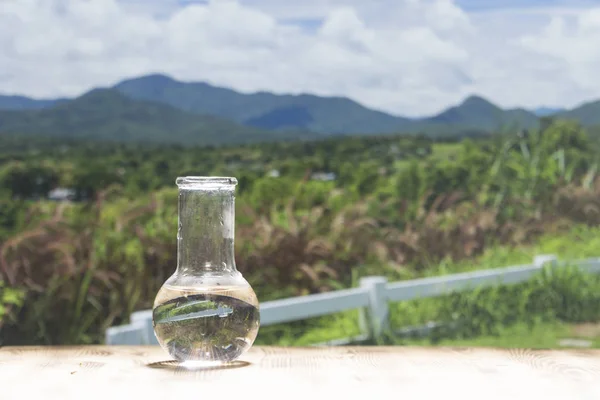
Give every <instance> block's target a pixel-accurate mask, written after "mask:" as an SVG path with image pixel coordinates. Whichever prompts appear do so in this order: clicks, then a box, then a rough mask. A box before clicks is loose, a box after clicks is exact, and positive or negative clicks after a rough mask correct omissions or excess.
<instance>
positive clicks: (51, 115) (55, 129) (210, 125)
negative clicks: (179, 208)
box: [0, 89, 314, 145]
mask: <svg viewBox="0 0 600 400" xmlns="http://www.w3.org/2000/svg"><path fill="white" fill-rule="evenodd" d="M0 133H7V134H18V135H27V134H31V135H39V136H55V137H65V138H79V139H84V138H85V139H95V140H117V141H144V142H165V143H166V142H168V143H181V144H213V145H217V144H228V143H248V142H257V141H269V140H285V139H287V138H288V137H286V134H285V133H281V132H273V131H265V130H260V129H257V128H251V127H246V126H242V125H239V124H236V123H234V122H231V121H227V120H223V119H220V118H217V117H213V116H201V115H196V114H192V113H188V112H184V111H181V110H178V109H176V108H173V107H170V106H167V105H164V104H158V103H152V102H146V101H140V100H133V99H130V98H128V97H126V96H124V95H122V94H120V93H119V92H117V91H116V90H113V89H95V90H92V91H91V92H88V93H86V94H84V95H83V96H81V97H78V98H76V99H74V100H72V101H68V102H62V103H60V104H58V105H56V106H54V107H51V108H46V109H42V110H27V111H0ZM290 136H291V137H289V138H294V139H296V138H298V137H311V136H314V134H309V133H300V132H295V133H294V134H293V135H290Z"/></svg>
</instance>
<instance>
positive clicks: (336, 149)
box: [0, 120, 600, 344]
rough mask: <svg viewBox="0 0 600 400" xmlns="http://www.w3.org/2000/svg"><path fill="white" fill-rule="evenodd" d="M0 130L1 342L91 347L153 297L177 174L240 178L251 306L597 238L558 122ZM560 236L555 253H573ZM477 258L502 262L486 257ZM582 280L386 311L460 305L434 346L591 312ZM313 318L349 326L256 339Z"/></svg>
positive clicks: (585, 163)
mask: <svg viewBox="0 0 600 400" xmlns="http://www.w3.org/2000/svg"><path fill="white" fill-rule="evenodd" d="M0 140H1V141H2V142H1V143H0V203H1V204H0V224H1V225H0V226H1V230H0V244H1V245H0V280H2V281H4V286H3V287H4V288H10V291H11V292H13V293H23V298H22V300H23V301H22V302H21V301H15V300H14V299H15V297H14V296H15V295H14V294H10V295H9V296H8V299H9V300H10V301H11V304H15V306H14V307H11V308H10V309H9V310H8V311H7V312H5V315H4V317H3V318H2V323H3V325H2V332H1V335H0V340H1V341H2V342H3V343H10V344H34V343H42V344H50V343H62V344H66V343H95V342H99V341H101V340H102V336H103V332H104V329H105V328H107V327H108V326H111V325H114V324H119V323H122V322H125V321H126V319H127V318H128V316H129V315H130V314H131V312H132V311H134V310H136V309H143V308H148V307H150V306H151V304H152V301H153V299H154V296H155V295H156V293H157V291H158V289H159V288H160V286H161V285H162V283H163V282H164V281H165V279H166V278H167V277H168V276H169V275H171V274H172V273H173V270H174V268H175V263H176V260H175V254H176V252H175V246H176V242H175V239H176V238H175V232H176V220H177V219H176V212H177V211H176V199H177V191H176V189H175V188H174V179H175V177H176V176H182V175H220V176H223V175H225V176H236V177H238V180H239V186H238V191H237V218H236V223H237V227H236V261H237V265H238V268H239V269H240V270H241V271H242V273H243V274H244V275H245V276H246V277H247V278H248V280H249V281H250V282H251V283H252V285H253V286H254V287H255V289H256V291H257V294H258V295H259V298H260V300H261V301H266V300H270V299H275V298H280V297H287V296H294V295H302V294H307V293H316V292H322V291H327V290H335V289H339V288H343V287H350V286H353V285H355V284H356V282H357V279H358V278H359V277H360V276H365V275H372V274H378V275H386V276H388V277H389V278H390V279H394V280H397V279H407V278H414V277H418V276H425V275H429V274H440V273H447V272H451V271H456V270H465V269H473V268H477V269H479V268H482V267H486V266H502V265H505V264H507V263H510V262H507V263H505V262H504V261H507V260H514V259H517V258H519V257H525V256H527V257H529V258H528V259H527V262H530V260H531V254H527V252H528V250H526V249H532V248H535V246H540V243H544V241H551V240H553V239H552V238H554V240H558V239H556V238H561V237H565V236H564V235H573V234H577V232H580V233H581V232H583V233H581V234H587V235H588V237H590V238H593V240H592V241H590V243H596V242H597V239H595V238H594V235H592V234H589V232H594V229H595V228H594V227H595V226H597V225H598V224H599V223H600V204H598V198H599V197H598V194H599V193H600V179H598V177H597V165H598V164H597V162H598V159H597V154H598V152H597V150H596V148H597V146H596V143H595V141H593V140H592V139H591V138H590V136H588V135H587V134H586V132H585V131H584V130H583V129H582V128H581V127H580V126H578V125H577V124H575V123H572V122H565V121H551V120H545V121H544V123H543V124H542V125H541V129H540V130H532V131H528V132H521V133H519V134H504V135H500V134H498V135H495V136H493V137H490V138H485V139H480V140H471V139H465V140H462V141H460V142H440V141H437V142H434V141H432V139H430V138H427V137H425V136H386V137H366V138H365V137H362V138H355V137H349V138H338V139H327V140H320V141H316V142H304V143H298V142H294V143H267V144H247V145H243V146H237V147H222V148H218V149H216V148H211V147H190V148H184V147H181V146H176V145H168V146H167V145H162V146H154V145H145V146H142V147H140V146H139V145H130V144H125V143H103V144H102V143H100V144H99V143H92V142H85V141H75V140H71V141H68V142H66V141H65V142H61V143H56V142H53V141H51V140H42V139H40V140H27V141H24V140H23V139H22V138H19V137H11V138H8V137H0ZM274 171H276V173H275V172H274ZM318 172H328V173H333V174H334V177H335V179H334V180H320V179H319V176H318V175H315V173H318ZM56 187H66V188H71V189H72V190H73V191H74V201H73V202H52V201H48V200H46V197H47V193H48V192H49V191H50V190H51V189H53V188H56ZM575 226H586V227H585V228H577V229H578V230H574V227H575ZM573 232H575V233H573ZM540 240H541V242H540ZM566 240H567V239H565V241H563V242H561V243H560V244H557V245H556V247H561V246H562V248H563V249H565V252H564V253H565V254H568V252H569V249H568V247H569V246H571V245H572V243H571V242H572V241H566ZM568 240H571V239H568ZM565 244H566V245H565ZM573 247H574V246H573ZM490 251H492V252H495V253H494V254H498V257H500V255H502V257H503V258H502V261H503V262H502V263H501V264H499V265H498V264H497V263H496V265H492V264H494V263H487V262H486V261H485V260H486V257H490V256H489V254H490ZM588 252H589V253H590V255H597V254H595V252H594V251H590V250H588ZM555 253H559V254H562V253H563V252H559V251H557V252H555ZM582 256H583V255H582ZM499 260H500V258H499V259H498V260H496V261H499ZM578 274H579V273H578V272H577V271H574V270H571V269H567V270H565V271H564V275H561V274H546V275H543V276H541V277H539V278H537V279H536V280H534V281H532V282H529V283H526V284H523V285H520V286H515V287H510V288H494V289H487V290H484V291H475V292H473V293H469V294H462V295H453V296H449V297H447V298H445V299H441V300H440V299H423V300H418V301H415V302H407V303H402V304H398V305H395V306H394V307H393V310H394V311H393V313H392V320H393V321H392V322H393V323H394V324H395V326H403V325H407V324H413V323H419V322H426V321H428V320H432V319H433V320H438V321H442V322H444V321H445V322H447V323H448V324H450V325H452V326H454V325H456V324H454V325H453V323H454V322H455V319H454V318H455V317H454V313H455V312H458V313H459V314H460V315H462V316H463V317H464V318H462V319H460V324H458V325H457V326H458V328H456V329H452V330H445V331H442V332H440V333H438V336H434V338H436V339H435V340H442V339H444V338H472V337H476V336H478V335H490V334H491V335H493V334H501V333H502V332H503V330H502V329H504V327H507V326H513V325H514V326H519V324H535V323H537V322H540V323H548V324H552V323H554V322H556V321H557V320H562V321H566V322H592V321H597V320H598V319H599V318H598V315H597V313H598V310H597V307H594V306H593V304H597V302H598V301H599V299H598V298H597V293H600V291H598V288H600V281H599V279H600V278H597V277H596V278H588V277H583V276H580V275H578ZM0 290H2V293H4V292H6V289H0ZM11 296H12V297H11ZM17 296H18V295H17ZM5 297H6V296H5ZM5 297H2V296H0V298H5ZM11 299H12V300H11ZM19 305H20V306H19ZM499 305H500V306H499ZM574 310H579V311H577V312H575V311H574ZM15 321H18V324H17V323H16V322H15ZM324 326H326V327H327V330H328V332H329V333H328V334H329V335H332V334H336V333H337V334H339V335H338V336H342V337H343V336H348V334H349V333H351V332H352V331H353V329H355V327H356V318H355V313H342V314H340V315H337V316H333V317H330V318H321V319H318V320H317V321H301V322H298V323H293V324H288V325H286V326H283V327H277V326H275V327H267V328H265V329H263V330H261V333H260V336H259V341H260V342H261V343H266V342H268V343H274V342H278V343H282V344H285V343H294V344H297V343H305V342H306V341H308V340H309V339H310V340H311V341H312V340H314V341H319V340H316V339H322V338H323V337H322V336H323V335H321V334H320V333H319V332H321V333H322V332H323V327H324ZM532 326H533V325H532ZM319 327H321V328H319ZM309 328H310V329H309ZM300 331H302V332H306V333H305V334H304V335H303V336H301V337H299V336H298V332H300ZM286 332H287V333H286ZM334 337H335V336H334ZM334 337H331V338H332V339H333V338H334ZM394 340H395V339H394Z"/></svg>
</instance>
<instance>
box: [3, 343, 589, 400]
mask: <svg viewBox="0 0 600 400" xmlns="http://www.w3.org/2000/svg"><path fill="white" fill-rule="evenodd" d="M34 396H35V397H34ZM211 397H213V398H214V397H222V398H225V399H231V400H237V399H244V400H245V399H261V400H268V399H278V400H280V399H281V400H289V399H309V400H312V399H321V398H326V399H331V398H333V399H338V400H345V399H358V398H368V399H369V400H378V399H437V398H439V399H454V398H456V399H461V400H464V399H485V400H490V399H494V400H495V399H510V400H520V399H544V400H554V399H564V400H600V352H599V351H593V350H572V351H567V350H565V351H530V350H494V349H465V348H412V347H331V348H319V347H316V348H282V347H254V348H252V349H251V351H250V352H249V353H247V354H246V355H245V356H243V357H242V360H240V361H239V362H236V363H233V364H231V365H228V366H225V367H221V368H205V369H188V368H184V367H182V366H180V365H178V364H177V363H176V362H173V361H169V359H168V357H167V356H166V353H164V352H163V351H162V349H161V348H160V347H157V346H151V347H124V346H118V347H107V346H80V347H3V348H0V399H2V400H4V399H7V400H8V399H10V400H12V399H22V398H25V399H33V398H37V399H78V400H79V399H121V398H122V399H131V398H134V399H139V400H145V399H169V400H178V399H186V400H187V399H208V398H211Z"/></svg>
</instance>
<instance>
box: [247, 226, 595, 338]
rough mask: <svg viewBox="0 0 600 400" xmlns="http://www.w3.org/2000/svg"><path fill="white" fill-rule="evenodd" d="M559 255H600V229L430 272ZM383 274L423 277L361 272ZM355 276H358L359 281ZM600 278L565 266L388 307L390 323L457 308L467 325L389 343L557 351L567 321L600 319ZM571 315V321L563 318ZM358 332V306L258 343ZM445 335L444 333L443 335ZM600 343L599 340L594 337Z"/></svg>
mask: <svg viewBox="0 0 600 400" xmlns="http://www.w3.org/2000/svg"><path fill="white" fill-rule="evenodd" d="M540 254H555V255H557V256H558V257H559V259H561V260H563V261H574V260H577V259H582V258H590V257H595V256H598V255H599V254H600V228H589V227H585V226H575V227H573V229H572V230H571V231H569V232H567V233H564V234H557V235H546V236H543V237H541V238H540V239H539V240H538V241H537V243H535V244H532V245H531V246H527V247H519V248H510V247H496V248H492V249H490V250H488V251H487V252H485V253H484V254H483V255H482V256H481V257H478V258H477V259H474V260H472V261H465V262H460V263H452V262H443V263H440V265H436V266H431V268H427V269H426V270H427V273H426V274H425V275H427V276H433V275H444V274H453V273H458V272H465V271H473V270H482V269H489V268H500V267H506V266H510V265H519V264H531V263H532V261H533V258H534V256H535V255H540ZM373 274H379V275H384V276H387V277H388V279H390V281H393V280H398V279H410V278H417V277H418V276H416V275H413V276H406V274H404V273H402V272H398V271H391V270H390V269H387V268H383V267H379V268H377V267H375V266H370V267H368V268H367V267H363V268H360V273H359V274H358V275H359V276H365V275H373ZM357 280H358V279H356V280H355V281H357ZM599 296H600V276H592V277H588V276H586V275H585V274H581V273H579V272H577V271H576V270H573V269H569V268H565V269H564V270H561V271H560V272H558V273H555V274H543V275H542V276H540V277H537V278H535V279H533V280H532V281H531V282H527V283H524V284H521V285H517V286H509V287H497V288H491V289H483V290H474V291H471V292H465V293H462V294H455V295H451V296H444V297H441V298H427V299H417V300H413V301H407V302H400V303H393V304H390V324H391V326H392V328H394V329H398V328H401V327H406V326H415V325H422V324H424V323H426V322H428V321H440V319H442V320H443V319H448V318H450V316H449V315H450V314H451V313H453V312H458V313H459V314H460V315H462V316H463V317H464V318H465V319H466V320H467V321H469V323H467V324H466V326H465V327H464V328H463V329H462V330H461V331H460V332H454V333H452V334H446V337H441V338H440V337H436V338H434V340H433V341H432V339H431V338H429V339H422V340H417V341H406V340H400V339H393V340H392V341H391V343H390V344H418V345H433V343H434V342H435V343H436V344H442V345H457V346H463V345H465V346H492V347H521V348H523V347H525V348H554V347H558V346H559V345H558V342H559V340H560V339H562V338H566V337H569V335H570V326H571V325H569V323H576V322H587V321H600V308H598V307H594V304H598V302H600V299H599V298H598V297H599ZM565 320H567V321H565ZM358 334H360V330H359V325H358V312H357V311H356V310H352V311H348V312H343V313H339V314H335V315H331V316H326V317H321V318H313V319H310V320H306V321H298V322H294V323H290V324H280V325H276V326H269V327H264V328H261V331H260V333H259V338H258V340H257V343H260V344H280V345H287V346H304V345H309V344H313V343H319V342H326V341H330V340H334V339H339V338H346V337H352V336H356V335H358ZM438 336H439V335H438ZM591 339H592V340H593V341H594V346H596V347H599V348H600V337H599V338H591Z"/></svg>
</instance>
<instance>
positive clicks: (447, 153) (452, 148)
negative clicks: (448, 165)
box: [431, 143, 462, 161]
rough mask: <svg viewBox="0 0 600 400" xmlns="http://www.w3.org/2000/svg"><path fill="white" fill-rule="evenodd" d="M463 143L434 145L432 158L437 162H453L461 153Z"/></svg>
mask: <svg viewBox="0 0 600 400" xmlns="http://www.w3.org/2000/svg"><path fill="white" fill-rule="evenodd" d="M461 148H462V143H434V144H433V145H432V146H431V150H432V155H431V157H432V158H434V159H436V160H440V161H441V160H452V159H453V158H454V156H455V155H456V154H458V153H459V152H460V150H461Z"/></svg>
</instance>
